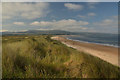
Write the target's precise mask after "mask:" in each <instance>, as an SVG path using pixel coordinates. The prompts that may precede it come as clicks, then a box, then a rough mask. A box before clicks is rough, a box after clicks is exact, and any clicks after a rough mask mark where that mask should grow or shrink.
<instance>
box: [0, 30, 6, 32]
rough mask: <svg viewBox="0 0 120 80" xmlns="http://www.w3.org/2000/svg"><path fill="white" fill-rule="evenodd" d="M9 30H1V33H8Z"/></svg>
mask: <svg viewBox="0 0 120 80" xmlns="http://www.w3.org/2000/svg"><path fill="white" fill-rule="evenodd" d="M7 31H8V30H0V32H7Z"/></svg>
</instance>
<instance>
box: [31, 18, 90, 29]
mask: <svg viewBox="0 0 120 80" xmlns="http://www.w3.org/2000/svg"><path fill="white" fill-rule="evenodd" d="M88 24H89V23H88V22H86V21H76V20H74V19H67V20H66V19H63V20H59V21H56V20H53V21H40V22H38V21H35V22H32V23H31V24H30V25H31V26H39V28H41V29H59V30H69V31H78V30H85V29H87V28H85V26H87V25H88Z"/></svg>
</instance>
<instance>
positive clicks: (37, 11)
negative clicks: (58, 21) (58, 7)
mask: <svg viewBox="0 0 120 80" xmlns="http://www.w3.org/2000/svg"><path fill="white" fill-rule="evenodd" d="M48 7H49V4H48V3H42V2H41V3H26V2H25V3H12V2H10V3H3V4H2V10H3V11H2V12H3V19H10V18H24V19H36V18H41V17H45V16H46V15H47V14H48V13H49V10H48Z"/></svg>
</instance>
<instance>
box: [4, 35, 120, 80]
mask: <svg viewBox="0 0 120 80" xmlns="http://www.w3.org/2000/svg"><path fill="white" fill-rule="evenodd" d="M2 43H3V48H2V51H3V53H2V70H3V74H2V77H3V78H120V71H119V68H118V67H117V66H114V65H112V64H109V63H107V62H105V61H103V60H101V59H99V58H97V57H93V56H91V55H88V54H85V53H84V52H78V51H77V50H75V49H73V48H69V47H67V46H66V45H64V44H62V43H60V42H59V41H55V40H51V39H50V36H47V35H41V36H3V40H2Z"/></svg>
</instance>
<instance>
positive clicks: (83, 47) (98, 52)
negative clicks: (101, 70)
mask: <svg viewBox="0 0 120 80" xmlns="http://www.w3.org/2000/svg"><path fill="white" fill-rule="evenodd" d="M52 39H54V40H59V41H61V42H62V43H63V44H65V45H67V46H69V47H72V48H75V49H77V50H79V51H83V52H86V53H88V54H91V55H93V56H96V57H99V58H101V59H103V60H105V61H107V62H109V63H111V64H113V65H116V66H120V65H119V64H118V48H115V47H111V46H104V45H98V44H94V43H84V42H78V41H73V40H68V39H66V38H64V37H60V36H54V37H52Z"/></svg>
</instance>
